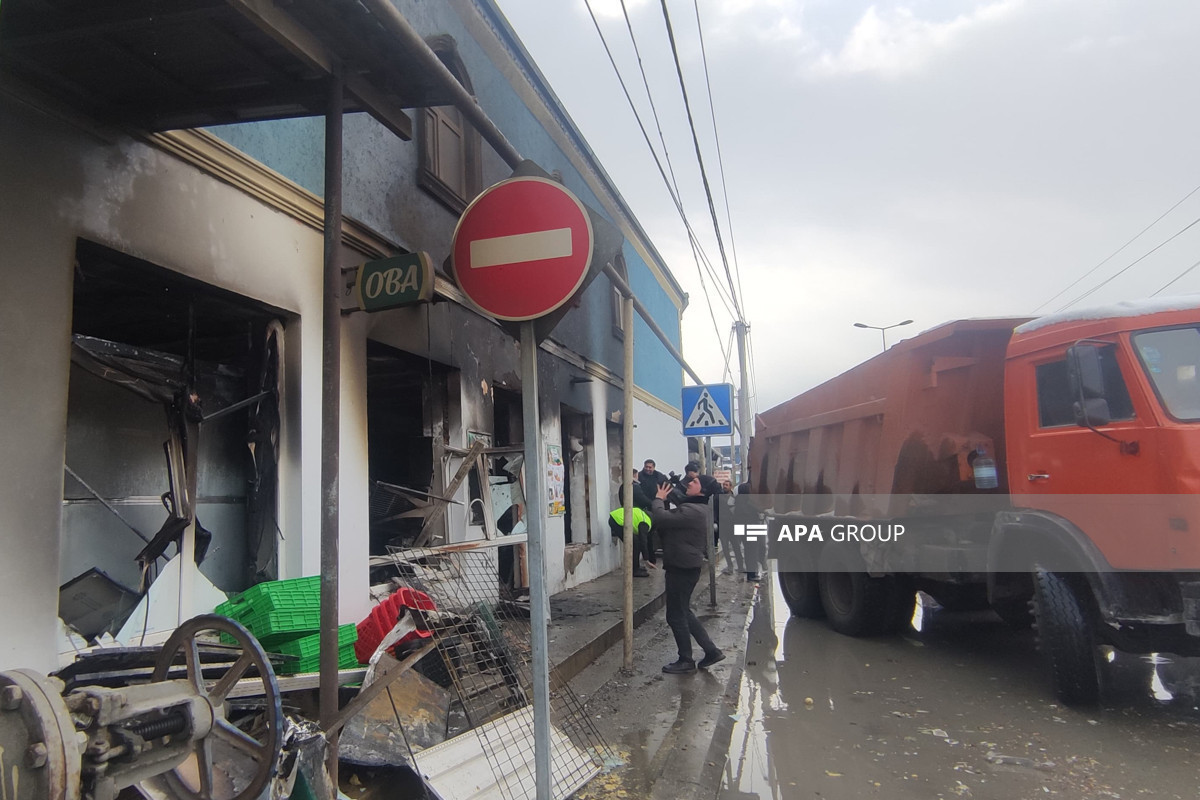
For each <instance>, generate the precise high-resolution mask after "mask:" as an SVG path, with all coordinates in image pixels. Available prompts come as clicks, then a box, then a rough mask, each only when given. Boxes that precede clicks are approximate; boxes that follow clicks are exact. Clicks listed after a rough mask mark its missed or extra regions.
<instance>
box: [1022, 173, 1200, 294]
mask: <svg viewBox="0 0 1200 800" xmlns="http://www.w3.org/2000/svg"><path fill="white" fill-rule="evenodd" d="M1196 192H1200V186H1197V187H1196V188H1195V189H1192V190H1191V191H1190V192H1188V193H1187V194H1185V195H1184V196H1183V197H1182V198H1181V199H1180V200H1179V201H1178V202H1177V203H1175V205H1173V206H1171V207H1170V208H1168V209H1167V210H1166V211H1164V212H1163V213H1162V214H1160V215H1159V217H1158V219H1156V220H1154V222H1151V223H1150V224H1149V225H1147V226H1146V227H1144V228H1142V229H1141V230H1140V231H1138V232H1137V233H1136V234H1134V236H1133V238H1132V239H1130V240H1129V241H1127V242H1126V243H1125V244H1123V245H1121V246H1120V247H1118V248H1117V249H1116V250H1114V251H1112V252H1111V253H1109V254H1108V257H1107V258H1105V259H1104V260H1103V261H1101V262H1100V263H1099V264H1097V265H1096V266H1094V267H1092V268H1091V269H1089V270H1088V271H1087V272H1085V273H1084V274H1082V275H1080V276H1079V277H1078V278H1076V279H1075V280H1073V281H1072V282H1071V283H1070V285H1068V286H1067V287H1065V288H1063V289H1061V290H1060V291H1059V292H1058V294H1056V295H1054V296H1053V297H1051V298H1050V299H1049V300H1047V301H1045V302H1044V303H1042V304H1041V305H1040V306H1038V307H1037V308H1035V309H1034V312H1037V311H1040V310H1042V309H1043V308H1045V307H1046V306H1048V305H1050V304H1051V303H1053V302H1054V301H1055V300H1057V299H1058V298H1060V297H1062V296H1063V295H1064V294H1066V293H1067V292H1069V291H1070V290H1071V289H1073V288H1075V286H1077V285H1078V284H1079V283H1080V282H1081V281H1083V280H1084V279H1086V278H1087V277H1088V276H1089V275H1091V274H1092V273H1093V272H1095V271H1096V270H1098V269H1100V268H1101V267H1103V266H1104V265H1105V264H1107V263H1108V262H1109V261H1111V260H1112V259H1113V258H1114V257H1115V256H1116V255H1117V254H1118V253H1120V252H1121V251H1122V250H1124V249H1125V248H1126V247H1129V245H1131V244H1133V243H1134V242H1135V241H1137V240H1138V238H1140V237H1141V235H1142V234H1144V233H1145V232H1146V231H1148V230H1150V229H1151V228H1153V227H1154V226H1155V225H1157V224H1158V223H1159V222H1161V221H1162V219H1163V217H1165V216H1167V214H1170V213H1171V212H1172V211H1174V210H1175V209H1177V208H1179V206H1181V205H1182V204H1183V202H1184V201H1185V200H1187V199H1188V198H1189V197H1191V196H1192V195H1194V194H1195V193H1196ZM1114 277H1115V276H1114ZM1110 280H1111V279H1110ZM1101 285H1103V284H1101ZM1159 291H1162V290H1161V289H1160V290H1159ZM1085 296H1086V295H1085ZM1080 299H1082V298H1080ZM1074 302H1077V301H1072V302H1071V303H1068V304H1067V306H1070V305H1073V304H1074ZM1065 307H1066V306H1064V308H1065Z"/></svg>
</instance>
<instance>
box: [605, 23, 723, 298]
mask: <svg viewBox="0 0 1200 800" xmlns="http://www.w3.org/2000/svg"><path fill="white" fill-rule="evenodd" d="M622 2H624V0H622ZM692 8H693V9H694V10H695V12H696V33H697V35H698V36H699V38H700V61H701V63H702V64H704V88H705V91H707V92H708V115H709V118H710V119H711V120H712V128H713V142H714V144H715V145H716V148H717V169H718V172H719V175H720V179H721V196H722V200H723V201H724V203H725V226H726V227H727V228H728V229H729V251H730V253H731V254H732V256H733V274H734V275H735V276H737V293H738V298H739V299H740V300H741V302H742V309H743V310H745V307H746V295H745V293H744V292H743V291H742V270H741V267H740V266H739V264H738V257H737V241H736V240H735V239H734V236H733V214H732V212H731V211H730V209H729V185H728V183H727V182H726V181H725V159H724V157H723V156H722V154H721V135H720V132H719V131H718V130H717V110H716V108H715V107H714V106H713V93H712V80H711V79H710V78H709V74H708V50H707V49H706V48H705V46H704V26H703V24H701V22H700V4H699V2H698V0H692ZM742 322H745V319H743V320H742Z"/></svg>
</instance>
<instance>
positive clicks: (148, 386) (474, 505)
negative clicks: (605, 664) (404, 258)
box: [0, 0, 686, 669]
mask: <svg viewBox="0 0 1200 800" xmlns="http://www.w3.org/2000/svg"><path fill="white" fill-rule="evenodd" d="M268 5H269V4H268ZM379 5H380V3H379V2H376V1H375V0H372V1H371V2H367V3H363V4H361V5H359V4H346V3H341V2H334V3H328V4H325V3H318V2H315V1H314V0H298V2H296V3H293V4H291V6H290V7H289V10H287V11H280V10H278V9H275V10H271V9H266V8H265V6H264V4H259V3H256V2H250V0H228V1H226V0H188V2H184V3H181V4H179V8H177V9H175V10H174V12H172V13H171V14H165V15H147V14H146V13H145V11H144V9H141V8H140V7H139V4H138V3H136V2H118V3H114V4H105V7H104V8H103V9H97V8H94V7H93V6H91V5H90V4H86V3H72V2H68V3H55V4H50V3H44V2H41V1H40V0H5V2H4V4H3V8H2V9H0V147H2V148H3V152H4V153H5V157H4V158H3V159H0V243H2V244H3V247H2V248H0V254H2V255H0V365H2V373H0V374H2V375H3V378H2V379H0V415H2V416H3V420H4V425H3V426H0V443H2V444H3V449H4V451H5V452H6V453H7V454H8V456H9V457H8V458H7V459H5V461H4V463H3V465H2V466H0V478H2V480H0V531H2V535H0V541H2V542H3V546H4V553H3V555H2V556H0V597H2V598H3V600H4V605H5V606H6V608H8V609H10V613H8V614H6V615H5V616H4V619H3V622H0V632H2V633H3V635H2V636H0V663H3V664H5V665H12V666H30V667H34V668H38V669H50V668H53V667H54V666H55V665H56V663H57V660H58V653H59V652H61V651H62V650H63V648H64V646H65V645H64V641H65V637H64V633H63V627H62V625H61V624H60V622H59V618H60V616H62V617H69V618H70V621H71V622H72V625H73V626H74V627H75V629H76V631H77V632H82V633H83V634H85V636H98V635H103V634H105V633H110V634H115V635H121V634H122V632H124V634H125V636H126V638H128V636H129V635H130V633H131V632H133V633H138V634H141V635H142V638H143V639H144V638H145V637H146V635H151V636H152V635H153V634H154V633H155V632H156V631H164V630H169V629H170V628H171V627H172V626H173V624H176V623H177V621H178V620H182V619H187V618H188V617H190V616H192V615H194V614H196V613H201V612H206V611H210V610H211V609H212V608H213V603H212V600H213V599H214V597H219V596H223V594H224V593H226V592H235V591H240V590H242V589H245V588H246V587H247V586H249V585H251V584H253V583H256V582H258V581H261V580H266V579H272V578H286V577H297V576H302V575H313V574H316V573H318V572H319V570H320V563H321V562H320V527H321V517H322V512H323V509H324V508H326V506H327V504H330V503H332V504H334V506H335V507H336V510H337V518H338V524H339V529H340V537H339V561H338V564H339V567H338V568H339V576H340V580H339V584H340V602H339V607H340V615H341V618H342V620H343V621H345V622H352V621H357V620H359V619H361V618H362V617H363V616H365V615H366V613H367V612H368V611H369V609H370V605H371V600H370V595H369V591H368V590H369V586H370V584H371V581H372V577H371V564H372V557H373V556H380V555H384V554H386V553H387V552H388V549H389V548H391V547H400V546H406V545H410V544H413V543H416V542H418V541H421V542H445V543H453V542H464V541H471V540H475V539H480V538H483V537H485V536H495V535H503V534H505V533H511V532H519V530H520V527H521V517H522V515H523V514H524V513H525V511H524V508H523V498H524V490H523V487H524V485H526V482H527V481H530V480H544V481H545V484H544V486H545V488H546V490H547V497H548V503H547V508H546V509H544V513H545V514H546V518H547V523H546V542H547V564H548V576H547V577H548V581H549V589H550V591H551V592H554V591H558V590H561V589H563V588H566V587H568V586H571V585H574V584H577V583H580V582H582V581H585V580H588V579H590V578H592V577H595V576H597V575H600V574H603V573H605V572H608V571H610V570H612V569H613V568H615V567H616V566H617V564H618V563H619V552H620V551H619V549H618V547H617V546H616V545H615V544H614V542H613V541H612V540H611V539H610V536H609V534H608V529H607V525H606V524H605V516H606V515H607V512H608V511H609V510H610V509H611V508H612V507H613V505H614V504H615V502H616V488H617V484H618V481H619V480H620V479H621V477H622V471H623V468H624V469H629V468H633V467H636V466H637V465H638V464H639V463H640V459H642V458H655V459H656V460H658V462H659V464H660V465H668V466H669V465H670V464H673V463H676V462H679V463H682V461H683V460H684V459H685V457H686V446H685V443H684V439H683V438H682V437H681V436H680V435H679V430H680V412H679V407H678V404H679V394H680V387H681V384H682V371H681V369H680V367H679V365H678V363H677V361H676V360H675V359H674V358H673V357H672V355H671V354H670V352H669V350H668V349H667V348H666V347H665V346H664V345H663V344H662V343H661V342H660V341H659V339H658V338H656V336H655V335H654V334H652V333H651V331H650V329H649V328H648V327H647V325H646V323H645V321H644V320H643V319H641V318H640V317H639V318H637V319H635V322H634V329H633V331H632V332H628V331H625V330H623V328H622V318H621V316H620V314H619V313H618V309H619V305H620V304H619V302H618V299H617V298H618V294H617V290H616V289H615V288H614V284H613V282H611V281H610V280H609V278H608V277H606V276H605V275H603V274H601V275H599V276H598V277H595V278H594V279H593V280H592V281H591V282H590V284H589V285H588V286H587V288H586V290H584V291H583V292H582V293H581V294H580V295H578V296H577V297H576V298H575V299H574V300H573V301H572V307H571V308H570V311H569V312H568V313H567V314H566V315H565V316H564V317H563V318H562V320H561V321H560V322H559V323H558V325H557V326H556V327H555V328H554V330H553V331H552V332H551V333H550V335H549V336H548V337H547V338H546V339H544V340H543V342H542V343H541V346H540V350H539V355H538V359H539V361H538V374H539V382H540V392H539V397H538V403H539V409H540V415H541V439H542V441H541V443H540V447H541V448H542V449H543V453H544V456H545V458H546V460H547V463H548V465H549V466H550V469H549V474H548V475H545V476H533V475H528V474H526V473H525V471H524V470H523V469H522V468H521V457H520V452H521V445H523V441H522V439H523V436H522V394H521V391H522V387H521V382H520V380H519V353H518V347H517V343H516V340H515V339H514V338H513V336H512V335H511V333H510V331H509V330H507V329H506V328H504V327H502V326H501V325H499V324H498V323H497V322H496V321H495V320H492V319H490V318H488V317H486V316H484V315H482V314H480V313H478V312H477V311H475V310H474V309H473V308H472V306H471V305H470V303H469V302H467V300H466V298H465V297H464V296H463V295H462V293H461V292H460V291H459V290H458V288H457V287H456V285H455V283H454V282H453V280H452V277H451V275H450V274H449V272H448V271H447V269H446V261H447V257H448V255H449V252H450V246H451V239H452V236H453V232H454V229H455V225H456V223H457V221H458V219H459V217H460V215H461V213H462V211H463V210H464V208H465V207H466V206H467V205H468V204H469V203H470V201H471V200H472V199H473V198H474V197H475V196H476V195H477V194H478V193H479V192H480V191H481V190H482V189H484V188H485V187H487V186H489V185H492V184H494V183H496V182H498V181H500V180H503V179H505V178H507V177H509V176H510V174H511V173H512V166H511V164H510V163H508V161H507V160H506V159H505V158H502V157H501V155H500V154H498V153H497V151H496V149H495V148H494V147H493V146H492V145H491V144H489V142H488V141H485V138H484V137H483V136H481V135H480V133H479V132H478V131H477V130H476V129H475V127H473V126H472V124H471V121H470V119H469V118H468V117H467V115H465V114H464V113H463V112H462V111H461V109H459V108H458V107H456V106H455V105H453V104H451V103H450V102H448V100H447V97H446V96H445V93H444V92H441V91H440V90H439V89H438V88H437V81H436V80H435V79H434V77H432V73H433V72H437V70H436V69H433V68H431V67H427V66H422V65H424V64H426V62H425V61H423V60H421V58H420V57H419V56H421V55H422V52H421V48H428V49H429V50H431V51H432V52H433V53H434V54H435V55H436V56H437V61H438V63H439V64H441V65H442V66H443V67H444V68H445V69H447V70H448V71H449V72H450V73H451V74H452V75H453V76H454V77H455V79H457V81H458V82H459V83H460V84H461V85H462V86H463V87H464V88H465V89H466V90H467V91H468V92H470V93H471V94H472V95H473V96H474V97H475V98H476V99H477V101H478V105H479V107H480V108H481V109H482V110H483V111H484V113H486V115H487V116H488V117H489V118H490V119H491V120H493V121H494V122H495V126H496V127H497V128H498V129H499V130H500V131H502V132H504V135H505V136H507V137H508V139H509V141H511V143H512V146H513V147H514V148H515V149H516V150H519V151H520V153H521V154H522V155H523V156H524V157H525V158H528V159H529V160H531V161H532V162H535V163H536V164H537V165H538V167H540V168H541V169H542V170H544V171H545V172H546V173H547V174H550V175H552V176H553V177H554V179H556V180H560V181H561V182H562V184H563V185H565V186H566V187H567V188H569V189H570V190H571V191H572V192H574V193H575V195H576V196H578V197H579V198H580V200H581V201H582V202H583V203H585V204H586V205H587V206H588V207H590V208H591V209H593V210H595V211H596V212H598V213H599V214H600V215H602V216H603V217H604V218H606V219H607V220H608V221H609V222H610V223H611V224H612V225H613V226H614V229H615V230H617V231H619V232H620V235H621V237H622V242H621V244H620V247H619V254H618V255H617V256H616V257H614V259H613V261H612V267H613V269H615V270H616V272H617V273H618V274H621V275H622V276H623V277H624V278H625V280H626V281H627V282H628V284H629V286H630V287H632V289H633V292H634V294H635V295H636V297H637V298H638V299H639V301H640V303H641V305H642V306H643V308H644V309H647V310H648V311H649V313H650V315H651V316H652V318H653V320H654V322H655V323H656V325H657V327H659V328H660V329H661V330H662V331H665V333H666V335H667V337H668V338H670V339H672V340H673V343H674V346H675V347H676V348H678V347H679V335H680V316H681V313H682V310H683V307H684V305H685V303H686V297H685V295H684V294H683V292H682V291H681V289H680V287H679V286H678V284H677V283H676V282H675V281H674V279H673V278H672V277H671V275H670V272H669V270H668V268H667V266H666V265H665V263H664V262H663V260H662V259H661V257H660V256H659V255H658V253H657V252H656V250H655V249H654V247H653V245H652V243H651V242H650V241H649V240H648V239H647V237H646V235H645V233H644V232H643V231H642V229H641V227H640V226H639V224H638V222H637V220H636V219H635V218H634V217H633V215H632V213H631V211H630V210H629V208H628V206H627V205H626V203H625V202H624V200H623V199H622V198H621V197H620V195H619V193H618V192H617V190H616V189H615V187H614V186H613V185H612V184H611V182H610V180H609V179H608V177H607V175H606V173H605V172H604V170H603V168H602V167H601V166H600V164H599V163H598V161H597V159H596V157H595V155H594V154H593V153H592V152H591V150H590V149H589V148H588V146H587V144H586V142H585V141H584V140H583V138H582V136H581V135H580V133H579V132H578V130H577V129H576V128H575V126H574V124H573V123H572V122H571V121H570V119H569V117H568V116H567V114H566V112H565V110H564V109H563V108H562V107H561V105H560V104H559V102H558V101H557V99H556V98H555V96H554V94H553V92H552V91H551V90H550V88H549V87H548V86H547V84H546V83H545V81H544V79H543V78H542V77H541V75H540V73H539V72H538V71H537V69H536V67H535V66H534V65H533V64H532V62H531V60H530V58H529V56H528V54H527V53H526V52H525V51H524V49H523V48H522V46H521V45H520V43H519V42H518V40H517V39H516V37H515V35H514V34H513V32H512V30H511V29H510V28H509V26H508V24H507V22H506V21H505V20H504V19H503V17H502V15H501V14H500V12H499V11H498V9H497V8H496V7H495V5H494V4H493V3H492V2H491V0H449V1H448V2H445V3H423V2H417V0H400V2H398V3H395V4H388V3H386V2H385V3H384V5H387V6H389V7H390V8H391V9H392V10H391V11H390V12H386V13H385V11H386V9H384V10H380V9H379V8H378V6H379ZM343 6H353V7H354V8H353V9H348V8H343ZM352 11H353V14H352V13H351V12H352ZM73 14H74V15H75V16H72V15H73ZM322 14H332V15H334V16H332V17H329V18H328V19H326V18H324V17H322V16H321V15H322ZM393 14H394V15H396V17H397V18H398V19H399V20H400V22H396V21H395V20H394V19H391V15H393ZM353 15H357V16H353ZM385 23H386V24H385ZM397 25H404V26H407V27H408V28H409V29H411V30H412V31H414V32H415V33H416V34H418V35H419V40H417V41H416V42H415V43H414V41H411V40H410V39H409V38H405V37H403V36H398V35H397V34H396V33H395V30H396V26H397ZM356 37H358V38H356ZM388 51H393V52H394V53H395V56H396V58H397V59H399V61H400V62H403V63H402V64H401V66H402V67H404V68H403V69H401V68H400V67H392V66H389V64H390V62H389V61H387V60H386V59H384V58H382V57H380V58H378V59H376V60H374V61H372V60H371V53H375V52H388ZM364 54H365V55H364ZM323 58H327V60H328V61H329V62H330V63H334V62H336V63H344V62H345V60H347V59H353V58H358V59H360V60H361V63H360V64H358V65H357V66H358V67H359V68H358V69H347V70H346V72H347V74H348V75H349V77H348V78H347V81H346V88H347V96H348V98H350V99H349V100H348V101H347V103H346V106H347V107H346V110H347V111H352V112H361V113H348V114H346V115H345V116H344V117H343V124H344V144H343V146H342V148H341V159H342V162H343V165H342V175H343V177H342V182H341V186H340V187H338V193H339V200H340V203H341V208H342V213H343V215H344V216H343V217H342V229H341V236H340V251H339V252H338V253H337V259H338V261H339V262H340V264H341V266H342V267H344V268H345V275H346V279H345V285H344V286H343V290H344V293H345V297H344V298H343V300H344V303H343V305H344V309H345V313H343V314H342V316H341V320H340V323H339V324H340V331H341V334H340V347H339V351H338V356H339V362H340V382H339V395H338V396H339V398H340V401H339V403H340V410H339V423H338V433H339V436H338V441H339V443H340V444H339V450H338V482H337V494H336V496H334V497H330V496H328V492H327V487H326V485H325V484H324V483H323V482H322V456H321V442H322V435H323V425H322V412H323V409H322V369H323V352H322V351H323V345H324V342H325V338H324V337H323V328H322V324H323V323H322V314H323V297H324V288H323V264H324V259H325V241H324V238H323V230H324V223H323V215H324V213H325V203H324V199H325V198H326V197H327V196H328V194H329V193H328V192H327V190H326V189H327V187H326V186H325V176H326V174H327V173H326V172H325V156H324V153H323V147H324V141H325V133H326V132H325V121H324V119H323V118H322V117H321V116H320V115H319V114H320V103H321V102H322V99H323V98H322V94H321V93H322V91H323V89H321V86H322V85H323V83H322V81H321V80H320V78H321V77H322V76H321V67H322V64H323V61H322V59H323ZM406 59H407V61H406ZM389 70H393V71H392V72H389ZM389 92H390V94H389ZM393 95H394V96H393ZM410 253H425V254H427V255H428V258H429V260H430V261H431V262H432V264H433V265H435V269H434V271H433V274H432V276H431V277H432V284H431V285H430V286H429V287H428V292H427V294H428V296H429V297H430V298H431V302H420V303H414V304H412V305H407V306H404V307H398V308H392V309H389V310H384V311H378V312H373V313H368V312H365V311H361V310H355V308H356V306H355V304H354V300H355V290H354V287H353V283H354V280H355V275H356V270H355V269H354V268H355V267H357V266H358V265H359V264H362V263H364V262H371V261H376V260H379V259H383V258H387V257H390V256H396V255H398V254H410ZM630 333H631V334H632V335H633V336H634V338H635V341H636V346H635V358H634V383H635V390H634V392H635V403H634V409H635V410H634V415H633V419H632V420H629V419H623V418H622V414H621V408H622V394H621V387H622V380H621V374H622V369H623V362H624V356H623V337H625V336H626V335H629V334H630ZM629 424H633V425H635V426H636V430H635V432H634V442H635V447H634V452H635V453H636V454H637V455H636V458H637V460H635V462H634V463H633V464H629V465H624V467H623V466H622V464H621V463H620V453H621V437H622V426H624V425H629ZM476 442H480V443H482V447H483V448H485V455H483V456H482V457H481V459H480V461H479V462H478V463H479V465H480V467H479V468H473V465H472V464H471V463H467V464H466V465H465V466H464V462H466V461H469V460H470V459H471V458H473V457H474V456H473V455H472V454H473V453H475V452H476V451H477V450H478V448H476V449H475V450H472V445H473V444H475V443H476ZM513 506H517V507H518V508H519V509H520V510H519V511H518V512H517V513H516V514H513V513H511V509H512V507H513ZM184 520H190V521H192V522H194V524H184V523H183V522H181V521H184ZM518 561H519V559H518ZM519 570H520V564H519V563H518V578H517V583H518V584H520V583H521V581H522V580H523V579H524V578H525V577H527V576H522V575H521V574H520V572H519ZM155 586H157V587H159V589H158V590H157V594H155V591H156V590H155V589H154V587H155ZM164 587H166V588H164ZM147 590H149V591H150V592H151V593H152V595H153V602H152V603H149V602H143V597H144V596H145V593H146V591H147ZM139 604H140V605H139ZM138 608H140V609H142V610H141V611H140V612H138V611H137V609H138ZM139 613H140V616H139ZM126 643H130V644H136V643H137V640H134V641H133V642H126Z"/></svg>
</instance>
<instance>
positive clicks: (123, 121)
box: [0, 0, 452, 139]
mask: <svg viewBox="0 0 1200 800" xmlns="http://www.w3.org/2000/svg"><path fill="white" fill-rule="evenodd" d="M337 65H341V67H342V73H343V76H344V78H345V81H346V89H347V91H346V102H345V106H344V109H345V111H367V112H369V113H371V114H372V115H373V116H375V117H376V118H377V119H379V120H380V121H381V122H382V123H383V124H384V125H386V126H387V127H388V128H390V129H391V130H392V131H393V133H395V134H396V135H398V136H400V137H401V138H403V139H410V138H412V122H411V119H410V118H409V117H408V115H407V114H405V113H404V111H403V110H402V109H407V108H417V107H423V106H438V105H448V104H450V103H451V102H452V98H451V96H450V94H449V92H448V91H446V90H445V89H444V88H442V86H441V85H440V84H439V82H438V81H437V80H436V78H435V77H434V76H433V75H431V74H429V70H428V69H424V68H422V67H421V66H420V61H419V60H418V59H417V57H416V55H415V54H413V53H412V52H411V51H410V50H409V49H408V48H406V47H405V46H404V45H403V43H401V42H400V41H399V40H398V39H397V38H396V37H395V36H393V35H391V34H389V33H388V32H387V31H386V30H385V29H384V27H383V26H382V25H381V24H380V23H379V21H378V20H377V19H376V18H375V17H374V16H373V15H372V14H371V12H370V11H368V10H367V9H366V8H365V7H364V6H363V5H361V4H360V3H359V2H357V0H291V1H290V2H287V3H275V2H273V0H111V1H110V2H100V1H98V0H3V3H2V4H0V75H2V76H5V77H6V82H8V80H11V79H14V78H15V79H16V80H17V81H18V82H19V83H21V84H24V85H25V86H27V87H29V88H32V89H33V90H35V91H36V92H38V93H40V94H42V95H46V96H49V97H51V98H53V99H55V100H57V101H58V102H61V103H63V104H64V105H66V106H68V107H70V108H72V109H75V110H77V111H80V112H83V113H85V114H87V115H89V116H92V117H94V118H95V119H98V120H101V121H103V122H107V123H109V124H113V125H119V126H122V127H128V128H133V129H138V130H145V131H166V130H172V129H178V128H194V127H203V126H208V125H220V124H224V123H231V122H251V121H256V120H266V119H283V118H288V117H302V116H318V115H323V114H324V113H325V110H326V108H325V106H326V97H327V92H326V88H325V82H324V81H323V80H322V78H323V77H324V76H326V75H328V74H330V73H331V72H332V71H333V70H334V69H335V68H337Z"/></svg>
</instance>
